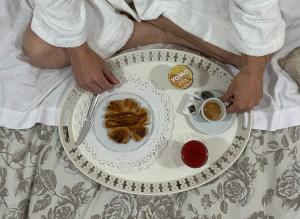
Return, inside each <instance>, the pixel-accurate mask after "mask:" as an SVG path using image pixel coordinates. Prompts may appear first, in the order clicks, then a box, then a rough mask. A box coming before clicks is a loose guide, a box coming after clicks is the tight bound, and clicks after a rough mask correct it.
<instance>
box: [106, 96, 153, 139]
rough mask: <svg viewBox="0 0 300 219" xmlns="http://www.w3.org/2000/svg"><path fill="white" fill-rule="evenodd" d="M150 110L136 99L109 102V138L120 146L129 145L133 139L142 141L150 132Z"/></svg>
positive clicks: (107, 111) (107, 119)
mask: <svg viewBox="0 0 300 219" xmlns="http://www.w3.org/2000/svg"><path fill="white" fill-rule="evenodd" d="M148 123H149V116H148V110H147V109H146V108H145V107H141V106H140V104H139V103H138V102H136V101H135V100H134V99H131V98H126V99H121V100H113V101H111V102H109V104H108V106H107V109H106V112H105V122H104V125H105V128H107V129H108V136H109V138H110V139H112V140H113V141H115V142H117V143H120V144H127V143H128V142H129V140H130V138H132V139H133V140H135V141H141V140H142V139H143V138H144V137H145V136H146V135H147V132H148V128H147V126H146V125H148Z"/></svg>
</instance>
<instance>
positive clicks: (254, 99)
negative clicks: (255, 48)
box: [221, 55, 271, 113]
mask: <svg viewBox="0 0 300 219" xmlns="http://www.w3.org/2000/svg"><path fill="white" fill-rule="evenodd" d="M270 57H271V56H270V55H267V56H261V57H254V56H247V55H242V67H241V71H240V72H239V74H238V75H237V76H235V78H234V79H233V81H232V82H231V84H230V86H229V88H228V89H227V91H226V92H225V94H224V96H223V97H222V98H221V99H222V100H223V101H224V102H232V105H231V106H229V107H228V108H227V112H229V113H235V112H247V111H249V110H251V109H252V108H254V107H255V106H256V105H258V104H259V102H260V100H261V98H262V96H263V74H264V70H265V65H266V63H267V62H268V61H269V59H270Z"/></svg>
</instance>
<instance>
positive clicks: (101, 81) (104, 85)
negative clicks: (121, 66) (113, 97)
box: [95, 72, 113, 90]
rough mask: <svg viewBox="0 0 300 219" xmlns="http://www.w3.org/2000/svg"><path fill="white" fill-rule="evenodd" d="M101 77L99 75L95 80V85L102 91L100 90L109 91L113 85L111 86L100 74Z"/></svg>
mask: <svg viewBox="0 0 300 219" xmlns="http://www.w3.org/2000/svg"><path fill="white" fill-rule="evenodd" d="M101 74H102V75H99V77H97V79H96V80H95V83H96V84H97V85H98V86H99V87H100V88H101V89H102V90H109V89H111V88H112V87H113V84H111V83H110V82H109V81H108V80H107V79H106V77H105V76H104V73H103V72H102V73H101Z"/></svg>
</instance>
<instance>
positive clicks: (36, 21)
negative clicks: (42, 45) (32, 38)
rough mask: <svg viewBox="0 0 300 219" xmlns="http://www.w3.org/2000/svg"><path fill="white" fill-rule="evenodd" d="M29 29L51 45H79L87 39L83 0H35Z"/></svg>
mask: <svg viewBox="0 0 300 219" xmlns="http://www.w3.org/2000/svg"><path fill="white" fill-rule="evenodd" d="M31 29H32V31H33V32H34V33H36V34H37V35H38V36H39V37H40V38H42V39H43V40H45V41H46V42H47V43H49V44H51V45H53V46H56V47H77V46H80V45H81V44H83V43H84V42H86V40H87V27H86V8H85V2H84V0H35V8H34V11H33V18H32V22H31Z"/></svg>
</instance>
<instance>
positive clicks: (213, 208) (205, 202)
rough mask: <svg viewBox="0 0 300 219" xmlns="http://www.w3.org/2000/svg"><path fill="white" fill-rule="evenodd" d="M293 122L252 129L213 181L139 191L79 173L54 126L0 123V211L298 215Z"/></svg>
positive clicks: (164, 218) (60, 216)
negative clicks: (160, 191) (161, 191)
mask: <svg viewBox="0 0 300 219" xmlns="http://www.w3.org/2000/svg"><path fill="white" fill-rule="evenodd" d="M299 150H300V126H299V127H292V128H288V129H283V130H279V131H275V132H266V131H257V130H253V131H252V134H251V138H250V141H249V143H248V145H247V148H246V150H245V153H244V154H243V156H241V157H240V159H239V160H238V161H237V162H236V163H235V164H234V165H233V166H232V167H231V168H230V169H229V170H228V171H226V172H225V173H224V174H223V175H221V176H220V177H219V178H217V179H216V180H214V181H213V182H211V183H209V184H207V185H205V186H202V187H199V188H196V189H194V190H191V191H188V192H182V193H178V194H174V195H167V196H140V195H130V194H126V193H122V192H117V191H113V190H111V189H108V188H106V187H104V186H101V185H99V184H97V183H95V182H94V181H92V180H90V179H89V178H87V177H86V176H85V175H83V174H82V173H81V172H80V171H78V170H77V169H76V168H75V167H74V165H73V164H72V163H71V161H70V160H69V159H68V157H67V155H66V154H65V152H64V150H63V147H62V145H61V143H60V140H59V135H58V128H57V127H50V126H46V125H41V124H37V125H36V126H35V127H33V128H31V129H26V130H12V129H6V128H0V218H3V219H15V218H16V219H19V218H33V219H35V218H41V219H54V218H57V219H71V218H84V219H100V218H101V219H106V218H107V219H118V218H122V219H123V218H138V219H148V218H153V219H156V218H157V219H158V218H160V219H169V218H170V219H171V218H175V219H189V218H192V219H223V218H230V219H235V218H237V219H240V218H241V219H273V218H274V219H277V218H293V219H297V218H300V152H299Z"/></svg>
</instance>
